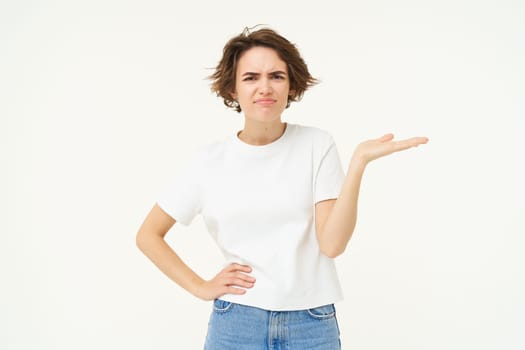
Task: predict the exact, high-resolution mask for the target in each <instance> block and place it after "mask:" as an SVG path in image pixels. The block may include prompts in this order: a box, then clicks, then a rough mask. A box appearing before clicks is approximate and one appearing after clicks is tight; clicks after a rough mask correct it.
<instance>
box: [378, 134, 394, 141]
mask: <svg viewBox="0 0 525 350" xmlns="http://www.w3.org/2000/svg"><path fill="white" fill-rule="evenodd" d="M393 139H394V134H391V133H389V134H384V135H383V136H381V137H380V138H378V139H377V140H378V141H380V142H387V141H391V140H393Z"/></svg>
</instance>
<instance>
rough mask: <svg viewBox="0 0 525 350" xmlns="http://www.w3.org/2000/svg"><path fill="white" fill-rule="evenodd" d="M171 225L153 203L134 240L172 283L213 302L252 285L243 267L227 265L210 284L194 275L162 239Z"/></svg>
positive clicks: (240, 292) (245, 267)
mask: <svg viewBox="0 0 525 350" xmlns="http://www.w3.org/2000/svg"><path fill="white" fill-rule="evenodd" d="M175 223H176V220H175V219H173V218H172V217H171V216H169V215H168V214H167V213H165V212H164V211H163V210H162V209H161V208H160V207H159V206H158V205H157V204H155V206H154V207H153V209H151V211H150V212H149V214H148V216H147V217H146V219H145V220H144V222H143V223H142V225H141V227H140V229H139V231H138V233H137V237H136V242H137V246H138V248H139V249H140V250H141V251H142V252H143V253H144V254H145V255H146V256H147V257H148V258H149V259H150V260H151V261H152V262H153V263H154V264H155V265H156V266H157V267H158V268H159V269H160V270H161V271H162V272H163V273H164V274H165V275H166V276H168V277H169V278H170V279H171V280H172V281H174V282H175V283H177V284H178V285H179V286H181V287H182V288H184V289H186V290H187V291H188V292H190V293H191V294H193V295H194V296H196V297H198V298H200V299H203V300H213V299H215V298H218V297H220V296H222V295H224V294H226V293H229V294H244V293H245V292H246V290H245V289H242V288H251V287H252V286H253V283H254V282H255V279H254V278H253V277H251V276H248V275H246V273H249V272H251V268H250V267H249V266H246V265H239V264H231V265H228V266H226V267H225V268H224V269H223V270H222V271H220V272H219V273H218V274H217V276H215V277H214V278H213V279H211V280H210V281H206V280H204V279H203V278H201V277H200V276H199V275H197V274H196V273H195V272H194V271H193V270H192V269H190V268H189V267H188V265H186V264H185V263H184V262H183V261H182V259H181V258H180V257H179V256H178V255H177V254H176V253H175V251H173V249H171V247H170V246H169V245H168V244H167V243H166V241H165V240H164V236H165V235H166V233H167V232H168V231H169V229H170V228H171V227H172V226H173V225H174V224H175ZM238 287H242V288H238Z"/></svg>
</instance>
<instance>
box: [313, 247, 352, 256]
mask: <svg viewBox="0 0 525 350" xmlns="http://www.w3.org/2000/svg"><path fill="white" fill-rule="evenodd" d="M319 248H320V251H321V253H322V254H323V255H325V256H327V257H329V258H330V259H335V258H337V257H338V256H339V255H341V254H343V253H344V251H345V248H346V246H344V245H343V246H337V245H324V246H320V247H319Z"/></svg>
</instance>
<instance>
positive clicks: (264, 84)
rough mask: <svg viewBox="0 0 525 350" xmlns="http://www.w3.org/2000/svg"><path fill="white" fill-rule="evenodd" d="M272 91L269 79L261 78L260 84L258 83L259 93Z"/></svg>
mask: <svg viewBox="0 0 525 350" xmlns="http://www.w3.org/2000/svg"><path fill="white" fill-rule="evenodd" d="M271 92H272V86H271V84H270V80H269V79H261V85H259V94H261V95H266V94H268V93H271Z"/></svg>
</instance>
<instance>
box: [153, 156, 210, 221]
mask: <svg viewBox="0 0 525 350" xmlns="http://www.w3.org/2000/svg"><path fill="white" fill-rule="evenodd" d="M201 174H202V165H201V161H200V158H199V157H197V156H194V158H193V159H192V160H191V161H190V162H189V164H188V165H187V166H186V167H185V168H184V169H182V171H181V172H180V173H178V174H177V175H176V176H175V178H174V179H173V181H171V183H170V184H169V185H168V186H166V187H165V188H164V190H163V191H162V192H161V193H160V195H159V196H158V199H157V205H158V206H159V207H161V209H162V210H164V211H165V212H166V213H167V214H168V215H169V216H171V217H172V218H174V219H175V220H176V221H177V222H180V223H181V224H183V225H184V226H188V225H189V224H191V222H192V221H193V219H194V218H195V216H196V215H197V214H199V213H200V212H201V208H202V195H201V187H202V183H201V180H200V179H201Z"/></svg>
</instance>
